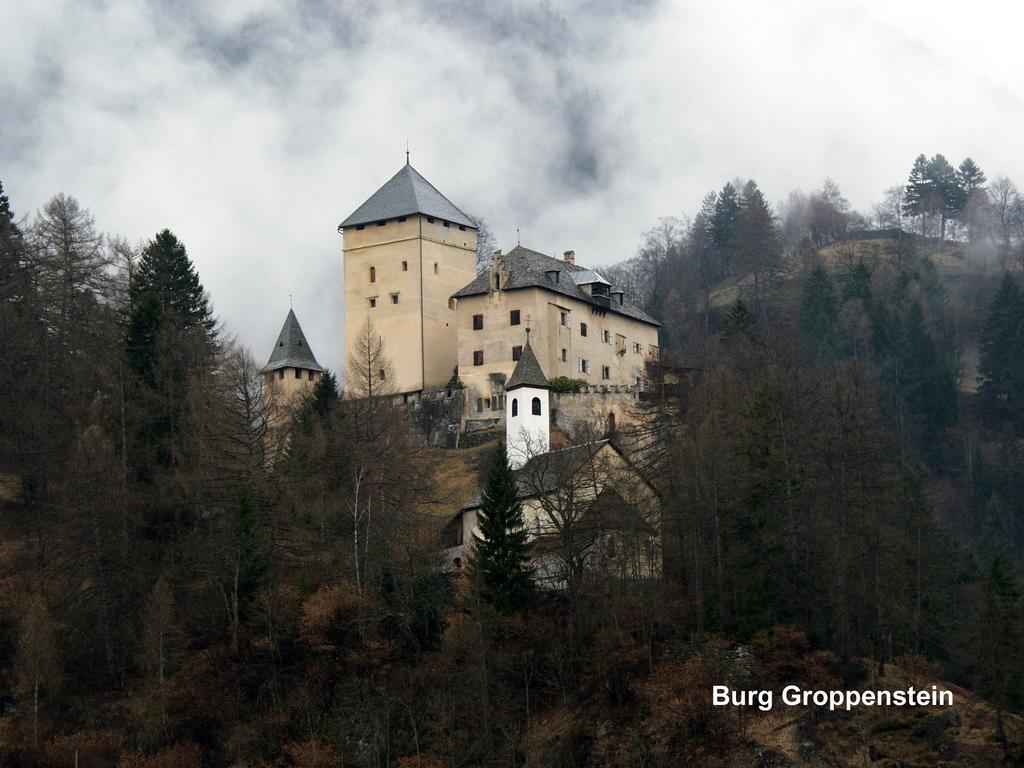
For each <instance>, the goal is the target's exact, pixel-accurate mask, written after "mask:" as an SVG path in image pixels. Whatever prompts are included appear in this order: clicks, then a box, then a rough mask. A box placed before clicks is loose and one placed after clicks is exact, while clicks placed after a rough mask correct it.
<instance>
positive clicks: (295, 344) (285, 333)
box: [264, 309, 323, 371]
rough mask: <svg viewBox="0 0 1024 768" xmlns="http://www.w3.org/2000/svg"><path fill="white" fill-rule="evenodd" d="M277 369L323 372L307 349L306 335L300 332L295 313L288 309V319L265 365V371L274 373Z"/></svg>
mask: <svg viewBox="0 0 1024 768" xmlns="http://www.w3.org/2000/svg"><path fill="white" fill-rule="evenodd" d="M278 368H308V369H309V370H311V371H323V368H321V367H320V363H318V362H317V361H316V357H314V356H313V350H312V349H310V348H309V342H307V341H306V335H305V334H304V333H303V332H302V326H300V325H299V319H298V318H297V317H295V311H294V310H291V309H289V310H288V317H286V318H285V319H284V325H283V326H282V327H281V333H280V334H278V337H277V343H276V344H275V345H274V351H273V352H271V353H270V360H269V362H268V363H267V367H266V368H264V370H266V371H276V370H277V369H278Z"/></svg>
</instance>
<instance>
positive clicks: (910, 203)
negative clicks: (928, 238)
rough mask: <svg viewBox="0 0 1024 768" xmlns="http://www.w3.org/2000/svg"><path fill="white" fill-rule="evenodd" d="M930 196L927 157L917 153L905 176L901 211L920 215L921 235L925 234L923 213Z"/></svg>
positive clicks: (910, 214)
mask: <svg viewBox="0 0 1024 768" xmlns="http://www.w3.org/2000/svg"><path fill="white" fill-rule="evenodd" d="M931 196H932V184H931V178H930V176H929V174H928V158H926V157H925V156H924V155H918V156H917V158H916V159H915V160H914V165H913V167H912V168H911V169H910V176H909V177H908V178H907V188H906V193H905V194H904V195H903V213H904V215H906V216H920V217H921V236H922V237H923V236H924V234H925V213H926V212H927V210H928V203H929V200H930V198H931Z"/></svg>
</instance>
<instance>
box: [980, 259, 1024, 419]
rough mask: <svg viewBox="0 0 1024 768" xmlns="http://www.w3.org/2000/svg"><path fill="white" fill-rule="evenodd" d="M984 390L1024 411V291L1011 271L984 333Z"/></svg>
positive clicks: (1014, 409) (987, 395)
mask: <svg viewBox="0 0 1024 768" xmlns="http://www.w3.org/2000/svg"><path fill="white" fill-rule="evenodd" d="M978 369H979V371H980V373H981V392H982V394H983V395H984V396H985V398H986V399H987V400H988V401H989V402H990V403H995V402H1002V403H1005V405H1006V406H1007V408H1008V409H1009V411H1010V412H1011V413H1012V414H1015V415H1018V416H1019V415H1021V414H1024V293H1022V292H1021V289H1020V286H1019V285H1018V284H1017V281H1016V280H1015V279H1014V277H1013V275H1011V274H1010V273H1009V272H1007V273H1006V274H1004V275H1003V281H1002V283H1001V284H1000V286H999V291H998V292H997V293H996V297H995V299H994V300H993V302H992V307H991V309H990V310H989V315H988V318H987V319H986V320H985V327H984V328H983V329H982V334H981V360H980V362H979V366H978Z"/></svg>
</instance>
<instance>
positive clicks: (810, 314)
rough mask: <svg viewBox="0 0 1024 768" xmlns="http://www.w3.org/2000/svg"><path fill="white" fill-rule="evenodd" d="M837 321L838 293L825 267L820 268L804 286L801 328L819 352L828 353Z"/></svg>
mask: <svg viewBox="0 0 1024 768" xmlns="http://www.w3.org/2000/svg"><path fill="white" fill-rule="evenodd" d="M837 319H838V310H837V307H836V292H835V289H834V288H833V286H832V279H831V278H830V277H829V276H828V272H826V271H825V268H824V267H821V266H818V267H816V268H815V269H814V271H813V272H811V276H810V278H808V280H807V283H806V284H805V285H804V292H803V296H802V298H801V301H800V327H801V328H802V329H803V332H804V333H805V334H807V337H808V339H810V340H811V341H812V342H813V344H814V346H815V348H816V349H817V350H819V351H826V350H827V349H829V348H831V346H832V342H833V340H834V339H833V333H834V330H835V326H836V320H837Z"/></svg>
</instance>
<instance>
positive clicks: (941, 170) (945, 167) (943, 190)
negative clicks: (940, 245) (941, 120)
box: [926, 155, 967, 240]
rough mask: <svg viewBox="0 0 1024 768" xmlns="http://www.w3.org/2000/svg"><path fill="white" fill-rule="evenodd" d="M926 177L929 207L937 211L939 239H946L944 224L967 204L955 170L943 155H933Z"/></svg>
mask: <svg viewBox="0 0 1024 768" xmlns="http://www.w3.org/2000/svg"><path fill="white" fill-rule="evenodd" d="M926 173H927V176H928V179H929V181H930V188H931V193H932V194H931V199H930V200H929V201H928V202H929V207H931V208H933V209H936V210H938V213H939V222H940V230H939V237H940V238H941V239H942V240H945V239H946V223H947V222H948V221H949V220H950V219H951V218H953V217H955V216H957V215H958V214H959V213H960V211H961V209H963V207H964V203H966V202H967V200H966V198H965V197H964V195H963V191H962V190H961V188H960V180H959V178H958V177H957V173H956V169H955V168H954V167H953V166H952V165H950V163H949V161H948V160H947V159H946V158H945V157H944V156H943V155H935V156H934V157H932V159H931V160H929V161H928V167H927V172H926Z"/></svg>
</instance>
